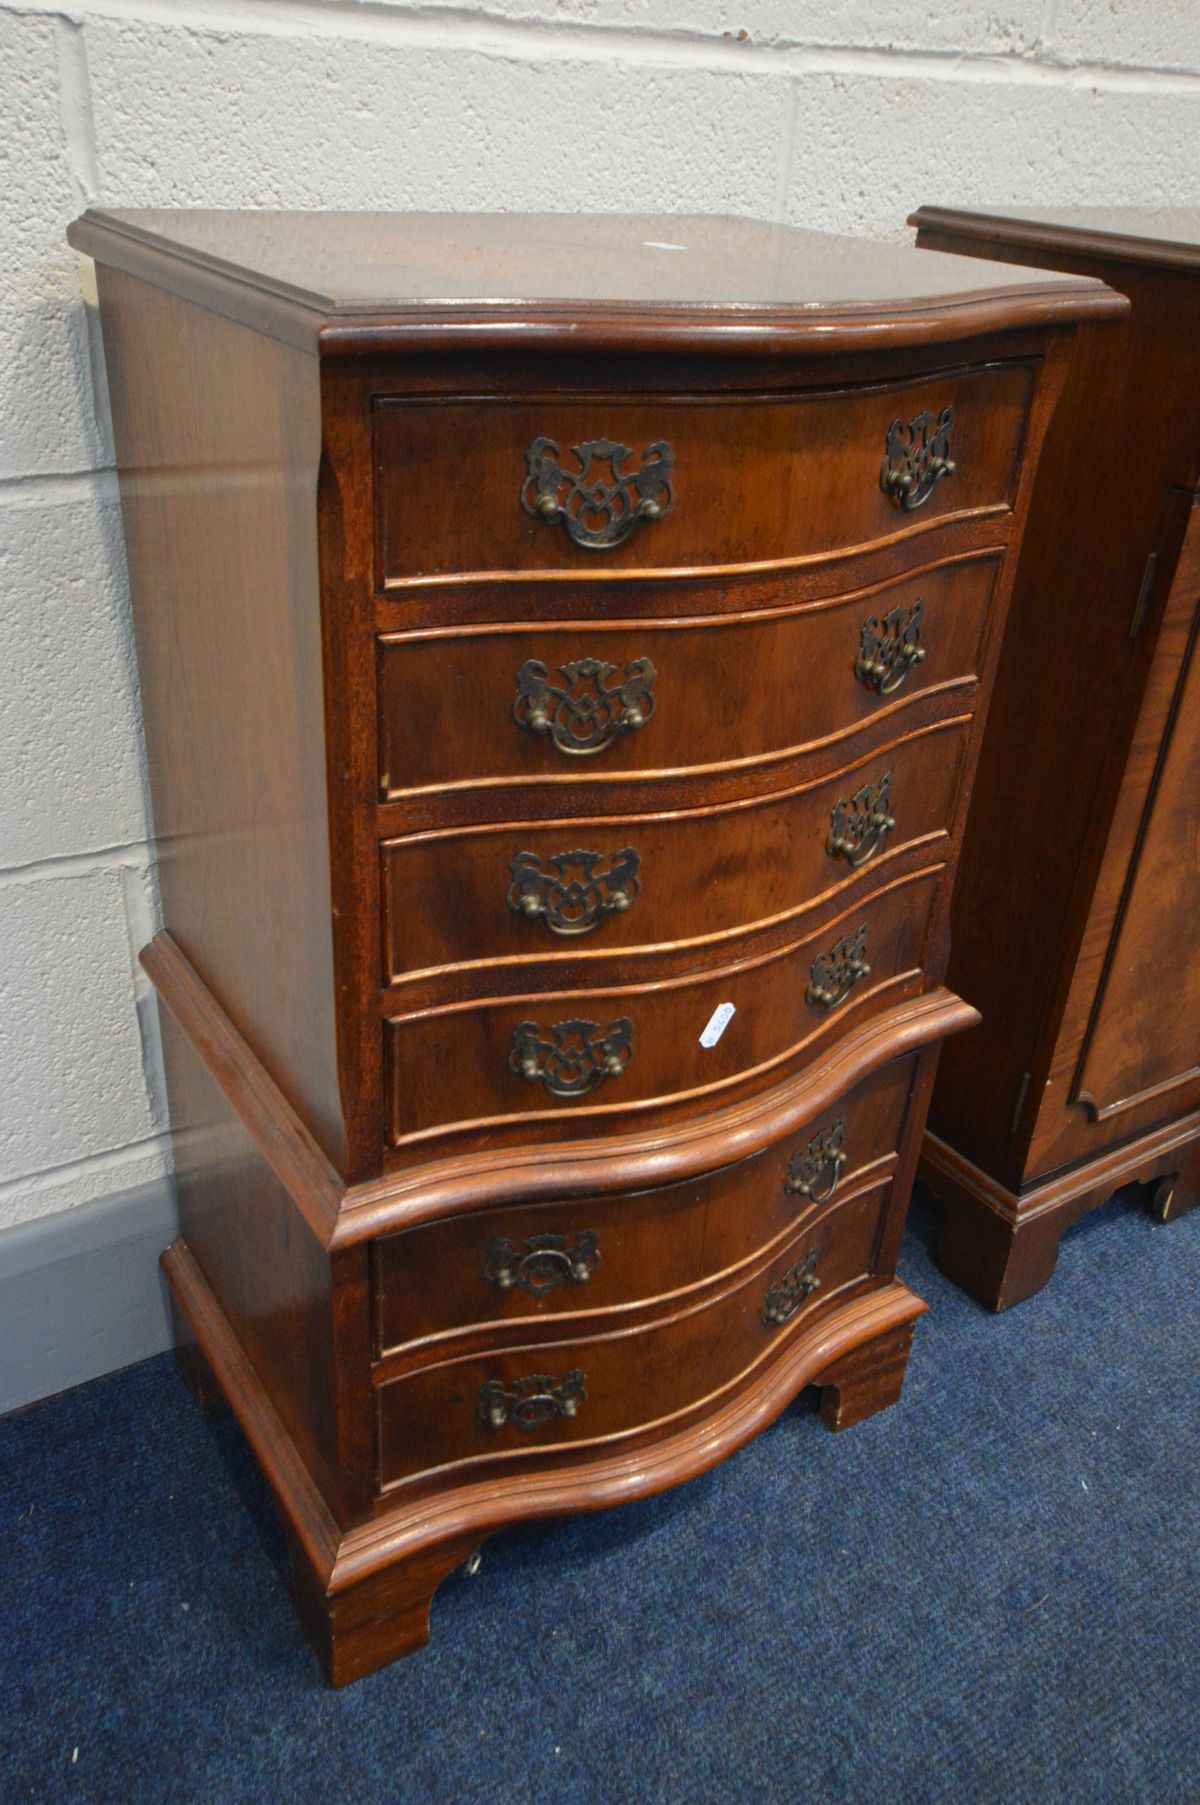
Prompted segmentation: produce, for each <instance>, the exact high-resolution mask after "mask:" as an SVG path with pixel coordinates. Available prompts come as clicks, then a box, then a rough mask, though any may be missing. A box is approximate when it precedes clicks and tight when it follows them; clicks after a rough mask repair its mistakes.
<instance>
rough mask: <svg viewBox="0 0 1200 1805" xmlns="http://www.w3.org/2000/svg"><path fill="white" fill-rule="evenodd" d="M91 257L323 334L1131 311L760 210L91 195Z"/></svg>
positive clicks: (593, 330) (771, 324)
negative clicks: (313, 206) (323, 209)
mask: <svg viewBox="0 0 1200 1805" xmlns="http://www.w3.org/2000/svg"><path fill="white" fill-rule="evenodd" d="M68 237H69V239H70V241H71V243H72V244H73V245H74V246H75V247H76V248H77V249H79V250H81V251H84V252H86V253H87V254H88V255H89V256H92V257H95V258H97V259H98V260H99V261H101V262H104V263H109V264H113V265H115V266H116V267H118V268H120V269H123V270H125V271H127V272H128V273H130V274H133V275H138V276H142V277H144V278H145V279H146V280H148V281H152V282H154V283H156V284H157V285H158V286H160V287H164V288H168V289H170V290H172V291H173V292H175V293H178V294H182V295H186V296H187V297H188V298H190V299H193V300H197V301H200V302H201V303H202V304H203V305H206V306H210V307H213V308H214V309H215V310H216V311H218V312H221V313H225V314H226V315H227V316H228V317H231V318H234V319H238V320H240V321H241V322H242V323H243V324H248V325H253V326H256V327H258V328H259V329H260V330H263V331H268V332H271V333H272V334H273V335H275V336H280V337H284V338H287V339H288V340H289V341H290V342H293V343H297V344H302V345H304V346H305V348H307V349H313V348H316V346H317V345H319V346H320V348H321V349H322V350H323V351H325V352H329V351H347V350H349V351H357V350H379V349H393V348H403V349H406V350H414V349H419V348H421V346H422V344H423V342H424V341H425V340H427V339H430V338H431V337H432V338H436V343H437V346H438V348H439V349H441V348H445V347H446V344H447V332H454V331H455V330H456V329H457V330H458V332H459V334H460V335H461V336H462V337H463V338H465V340H466V341H467V342H469V343H471V344H480V345H482V344H489V345H495V344H497V343H500V344H508V343H513V342H521V343H529V342H531V341H536V342H544V343H551V344H553V345H555V346H556V347H559V348H561V347H568V346H569V347H572V348H593V349H594V348H598V347H600V346H604V347H621V348H626V349H629V348H637V347H640V346H646V347H650V346H652V345H659V346H663V347H666V348H680V349H683V348H698V349H721V350H734V351H746V350H752V351H753V350H768V351H769V350H773V349H777V348H784V347H786V348H800V349H803V350H805V351H812V350H824V349H827V348H828V349H830V350H836V351H842V350H851V349H854V348H857V347H863V346H868V345H873V344H876V343H887V344H892V343H916V342H922V341H926V340H937V339H940V338H960V337H965V336H968V335H970V334H973V333H976V332H980V331H987V330H992V329H1000V328H1003V327H1006V326H1009V325H1026V324H1029V325H1032V324H1044V323H1047V322H1056V321H1057V322H1062V323H1068V322H1070V321H1073V320H1075V319H1078V318H1080V317H1083V316H1088V317H1095V316H1097V315H1105V314H1118V313H1120V312H1122V311H1124V306H1125V304H1124V302H1123V301H1121V300H1120V299H1119V298H1118V297H1116V296H1114V295H1112V294H1110V293H1109V292H1108V291H1107V290H1106V289H1105V288H1104V287H1103V285H1102V284H1100V283H1098V282H1096V281H1095V280H1093V279H1090V278H1078V277H1072V276H1067V275H1063V274H1061V273H1057V272H1053V271H1032V270H1027V269H1013V268H1009V267H1006V266H1003V265H995V264H989V265H986V266H982V265H980V264H979V263H978V262H977V261H975V260H973V259H965V258H958V257H946V256H940V255H931V254H929V253H928V252H921V253H917V252H916V251H915V250H914V249H913V248H912V247H911V246H908V245H903V244H890V243H881V242H876V241H874V240H870V239H865V238H837V237H833V236H831V235H829V234H826V233H820V232H807V231H797V230H793V229H790V228H788V227H783V226H775V225H768V224H764V223H760V222H757V221H753V220H746V219H721V218H715V217H685V216H669V217H653V216H645V217H638V216H619V215H591V216H589V215H584V216H580V215H577V214H520V213H513V214H501V213H492V214H485V213H480V214H463V213H445V214H438V213H317V212H313V213H285V212H208V211H173V212H168V211H153V210H145V211H120V212H108V211H104V212H101V211H96V210H89V211H88V212H87V213H85V214H84V215H83V217H82V218H81V219H79V220H76V221H75V223H74V224H73V225H72V227H71V228H70V230H69V232H68Z"/></svg>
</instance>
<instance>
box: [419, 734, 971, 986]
mask: <svg viewBox="0 0 1200 1805" xmlns="http://www.w3.org/2000/svg"><path fill="white" fill-rule="evenodd" d="M969 726H970V718H969V717H961V716H960V717H956V718H955V719H953V720H950V721H945V722H941V723H939V724H938V725H936V726H934V727H931V728H925V729H923V730H922V731H920V732H919V733H915V734H911V735H909V736H907V737H905V738H903V739H900V740H898V741H891V742H889V743H887V744H885V745H883V746H880V747H877V748H876V749H875V750H874V751H873V752H871V753H870V754H869V755H868V756H867V757H865V758H861V759H859V760H858V762H857V763H856V764H854V765H849V766H846V767H844V768H843V769H841V770H840V771H837V772H835V773H834V774H833V775H832V776H831V777H826V778H824V779H822V780H820V781H817V782H809V783H807V784H803V785H800V786H798V787H796V788H791V789H784V790H781V791H779V792H777V793H775V794H773V795H769V796H763V797H756V798H754V799H753V800H751V801H749V802H740V803H733V804H728V805H725V806H717V807H711V808H706V809H703V810H700V809H694V810H689V811H686V812H673V813H667V814H654V815H643V816H633V817H628V816H627V817H625V818H621V817H619V816H618V817H612V818H601V819H598V820H597V819H583V820H578V821H560V822H556V823H554V824H553V825H552V826H548V827H527V826H516V827H514V826H509V825H507V824H506V825H504V826H502V827H489V828H480V829H474V830H471V831H468V832H446V831H444V830H443V831H441V832H435V833H429V834H419V835H415V836H413V837H411V838H408V839H402V840H392V841H389V842H388V843H387V844H386V845H385V846H384V847H383V897H384V948H385V951H384V959H385V971H384V981H385V982H392V981H394V980H396V979H399V978H401V977H403V976H404V975H405V974H406V973H418V972H429V971H435V970H438V969H441V968H445V967H448V966H463V965H465V964H468V963H471V962H487V961H494V960H501V961H507V962H510V963H517V964H521V965H526V964H527V965H529V966H530V967H532V968H534V969H533V970H532V971H531V972H530V974H529V979H528V980H526V979H525V978H524V977H522V978H521V979H520V980H519V981H520V982H521V983H522V984H523V983H525V982H526V981H530V982H541V981H542V975H543V974H544V979H545V982H546V984H547V985H550V984H552V983H553V981H554V962H555V961H556V960H557V961H558V962H559V963H561V962H563V961H564V960H568V959H578V958H579V956H580V955H582V956H583V957H584V958H585V959H587V960H588V961H589V962H591V963H595V960H596V959H597V958H598V959H600V960H601V961H602V962H603V960H604V958H605V955H606V954H616V953H618V952H628V951H631V950H645V949H647V948H654V947H660V946H663V945H665V944H668V943H669V944H671V945H674V946H679V945H681V944H683V943H686V942H688V941H701V942H704V941H715V940H721V939H724V938H726V937H729V936H731V935H734V934H736V933H738V932H739V930H742V929H744V928H746V927H748V926H750V925H752V924H754V923H765V922H773V921H779V920H781V919H783V918H786V917H788V916H791V915H798V914H801V913H803V912H804V910H806V909H808V908H811V907H812V906H813V905H814V904H815V903H817V902H820V901H823V900H826V899H828V898H829V897H830V896H831V895H832V894H833V893H835V892H837V891H839V890H842V889H844V888H846V887H847V886H851V885H854V884H858V885H860V886H861V885H862V884H863V883H864V882H866V881H868V874H874V873H877V872H879V871H881V870H886V869H887V867H888V865H889V863H890V862H891V860H892V859H893V857H894V856H895V855H896V854H898V853H900V852H902V851H904V850H906V849H911V848H912V847H913V846H914V845H915V844H917V843H918V842H924V843H926V844H927V845H928V847H929V852H930V856H939V855H944V851H945V844H946V835H947V830H948V828H949V826H950V822H951V817H952V815H953V811H954V804H955V799H956V796H957V789H958V774H959V768H960V765H961V762H962V755H963V751H964V748H965V745H966V736H967V731H968V728H969ZM889 821H891V822H892V823H893V826H892V827H891V828H888V827H887V826H886V823H887V822H889ZM434 899H437V900H438V902H439V903H440V904H442V905H444V906H435V907H431V906H430V904H431V902H433V901H434Z"/></svg>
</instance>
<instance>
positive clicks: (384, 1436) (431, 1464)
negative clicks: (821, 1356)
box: [376, 1177, 891, 1492]
mask: <svg viewBox="0 0 1200 1805" xmlns="http://www.w3.org/2000/svg"><path fill="white" fill-rule="evenodd" d="M890 1187H891V1180H890V1179H889V1178H886V1177H885V1178H883V1179H878V1180H876V1181H875V1182H874V1183H870V1182H868V1183H867V1184H866V1185H865V1186H864V1187H863V1188H862V1189H859V1190H855V1191H852V1192H849V1193H848V1194H847V1195H846V1197H845V1198H844V1199H839V1200H837V1201H836V1202H834V1203H832V1204H830V1206H829V1208H828V1209H827V1210H824V1211H822V1212H821V1213H820V1214H819V1215H818V1216H817V1217H815V1218H814V1219H812V1220H810V1221H806V1222H805V1223H804V1224H803V1226H802V1227H800V1228H799V1229H798V1230H797V1233H796V1234H795V1235H794V1236H793V1237H792V1239H791V1240H789V1241H787V1242H785V1243H784V1244H783V1245H782V1246H777V1247H774V1248H773V1249H772V1250H771V1251H770V1252H769V1253H768V1254H767V1255H766V1256H765V1257H764V1258H762V1259H760V1260H758V1261H755V1262H754V1263H752V1264H751V1265H750V1266H749V1267H748V1268H745V1269H743V1270H741V1271H740V1272H739V1274H738V1276H737V1277H736V1278H735V1279H734V1281H733V1282H732V1283H731V1284H729V1285H728V1286H727V1287H726V1288H725V1289H723V1290H721V1291H718V1292H717V1293H716V1295H715V1296H714V1295H713V1292H712V1290H711V1289H709V1290H698V1291H696V1292H689V1293H687V1294H685V1296H683V1297H682V1298H678V1299H675V1300H672V1301H670V1302H669V1303H666V1304H665V1305H664V1307H663V1309H662V1312H661V1314H660V1316H659V1318H658V1320H657V1321H654V1322H652V1323H650V1324H648V1325H647V1326H646V1327H643V1328H639V1329H633V1330H629V1329H614V1328H613V1327H611V1326H610V1325H605V1326H604V1327H603V1328H601V1327H600V1326H599V1325H595V1324H593V1325H589V1329H588V1332H586V1333H581V1332H580V1327H579V1325H577V1324H575V1323H573V1322H572V1320H571V1319H570V1318H562V1319H560V1320H559V1333H558V1335H557V1336H556V1337H555V1339H554V1340H547V1339H546V1338H545V1331H544V1329H542V1330H541V1333H539V1329H540V1328H541V1325H531V1326H530V1337H529V1339H528V1340H526V1341H525V1342H524V1343H523V1344H522V1345H521V1346H519V1347H516V1348H511V1347H506V1348H505V1349H503V1350H502V1351H499V1350H489V1351H484V1352H476V1353H471V1354H469V1355H467V1356H466V1357H463V1358H459V1359H455V1360H448V1361H444V1362H442V1363H440V1364H438V1365H434V1366H425V1367H421V1368H420V1369H419V1370H417V1371H415V1372H413V1373H411V1374H408V1375H406V1376H404V1377H401V1378H392V1377H390V1375H389V1369H388V1367H387V1365H386V1363H385V1364H384V1365H383V1366H381V1367H380V1368H379V1369H377V1379H378V1390H377V1393H376V1396H377V1401H378V1412H379V1456H380V1477H381V1484H382V1489H383V1490H384V1491H385V1492H386V1491H388V1490H389V1489H390V1488H391V1487H393V1486H397V1485H401V1484H403V1483H404V1481H405V1480H408V1479H413V1478H416V1477H418V1476H420V1475H422V1474H426V1473H428V1472H429V1471H430V1470H437V1469H441V1468H443V1467H448V1466H458V1465H460V1464H461V1465H465V1466H469V1467H470V1469H471V1471H472V1474H474V1473H479V1474H480V1475H482V1474H483V1473H485V1472H486V1471H487V1470H488V1469H489V1468H490V1467H493V1466H496V1465H509V1464H512V1463H513V1462H519V1463H521V1464H522V1465H525V1464H530V1465H536V1464H538V1462H537V1458H536V1457H537V1454H538V1452H539V1450H544V1449H553V1448H556V1447H561V1446H562V1445H563V1444H564V1443H569V1444H572V1445H574V1446H575V1447H577V1448H581V1447H583V1446H587V1445H591V1446H593V1447H596V1446H601V1447H603V1446H604V1445H605V1444H608V1443H611V1442H613V1441H615V1440H618V1439H623V1438H626V1437H633V1436H636V1435H637V1433H638V1431H639V1430H642V1429H645V1428H647V1427H648V1426H649V1425H651V1424H653V1425H654V1426H655V1429H656V1430H658V1431H660V1432H661V1430H662V1429H663V1428H664V1427H665V1426H666V1424H667V1423H669V1422H670V1421H671V1419H672V1418H677V1417H684V1416H686V1415H687V1414H688V1413H689V1412H696V1411H697V1410H700V1409H703V1408H709V1409H711V1408H712V1404H713V1400H714V1398H716V1397H718V1396H719V1395H720V1393H721V1392H722V1390H723V1389H724V1388H725V1387H726V1386H728V1385H731V1384H732V1383H733V1382H734V1381H735V1380H737V1379H739V1378H741V1377H742V1376H743V1375H745V1374H746V1373H747V1372H748V1371H749V1370H750V1369H751V1368H754V1367H759V1366H763V1365H766V1364H768V1363H770V1362H771V1361H772V1360H773V1359H777V1358H778V1357H779V1355H780V1353H781V1352H782V1351H783V1349H784V1348H785V1347H786V1344H787V1342H788V1341H789V1339H790V1338H791V1337H792V1336H794V1335H795V1333H796V1332H797V1331H798V1330H802V1329H803V1328H805V1327H806V1326H807V1325H808V1324H809V1323H810V1322H811V1321H812V1319H813V1318H814V1317H815V1316H818V1315H820V1314H821V1313H824V1312H828V1311H830V1310H832V1309H834V1308H836V1305H837V1302H838V1301H839V1299H840V1298H841V1297H843V1296H844V1294H845V1293H846V1292H848V1291H850V1290H851V1289H852V1288H853V1287H854V1286H855V1285H856V1284H859V1283H861V1282H862V1281H864V1280H866V1279H868V1278H869V1277H870V1275H871V1272H872V1270H873V1268H874V1264H875V1254H876V1246H877V1243H878V1240H879V1233H880V1229H881V1226H882V1221H883V1216H884V1208H885V1204H886V1202H887V1197H888V1192H889V1190H890ZM700 1371H703V1373H704V1386H703V1390H701V1389H700V1388H699V1387H698V1386H697V1384H696V1375H697V1373H698V1372H700ZM460 1477H464V1478H465V1474H464V1475H460Z"/></svg>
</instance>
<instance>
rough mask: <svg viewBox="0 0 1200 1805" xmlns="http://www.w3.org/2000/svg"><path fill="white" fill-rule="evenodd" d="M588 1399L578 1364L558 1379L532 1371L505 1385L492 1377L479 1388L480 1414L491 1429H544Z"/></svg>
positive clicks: (478, 1414)
mask: <svg viewBox="0 0 1200 1805" xmlns="http://www.w3.org/2000/svg"><path fill="white" fill-rule="evenodd" d="M586 1399H587V1392H586V1391H585V1390H584V1377H583V1374H582V1373H581V1372H580V1370H579V1368H578V1367H573V1368H572V1370H571V1371H570V1372H569V1373H564V1374H563V1376H562V1378H561V1379H559V1380H558V1382H557V1383H555V1380H554V1378H553V1377H552V1375H551V1374H550V1373H531V1374H530V1375H529V1377H528V1378H527V1379H515V1380H514V1381H513V1383H512V1384H511V1385H504V1384H502V1383H501V1381H500V1380H499V1379H488V1380H486V1381H485V1383H484V1384H483V1385H481V1386H480V1388H479V1401H478V1404H477V1406H476V1414H477V1416H478V1418H479V1421H480V1422H481V1423H484V1424H486V1426H487V1427H488V1428H489V1429H503V1428H505V1427H506V1426H508V1427H510V1428H513V1429H524V1430H525V1431H526V1433H531V1432H532V1431H533V1430H534V1429H544V1428H545V1426H546V1424H547V1423H551V1422H553V1421H554V1418H555V1417H558V1416H574V1415H575V1414H576V1412H577V1411H578V1409H579V1406H580V1405H581V1404H582V1403H584V1402H585V1401H586Z"/></svg>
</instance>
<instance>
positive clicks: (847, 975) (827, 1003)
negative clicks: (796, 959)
mask: <svg viewBox="0 0 1200 1805" xmlns="http://www.w3.org/2000/svg"><path fill="white" fill-rule="evenodd" d="M866 951H867V924H866V922H865V921H864V922H863V923H862V925H861V926H860V927H859V928H858V929H857V930H856V932H855V933H853V934H845V935H843V937H842V939H841V940H839V941H838V942H837V944H836V946H831V947H830V949H829V951H828V952H827V953H818V954H817V957H816V958H815V959H814V960H813V962H812V969H811V971H810V973H809V981H808V989H807V990H806V991H805V993H804V994H805V997H806V998H807V1000H808V1001H809V1002H810V1003H813V1004H815V1005H816V1007H817V1008H818V1009H836V1008H837V1006H838V1004H839V1003H844V1002H845V1001H846V998H847V997H848V996H849V995H850V992H851V991H852V990H853V989H854V986H855V985H856V984H857V983H858V980H859V979H860V978H865V977H868V976H869V975H870V971H871V967H870V966H869V965H868V964H867V961H866V956H865V955H866Z"/></svg>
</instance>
